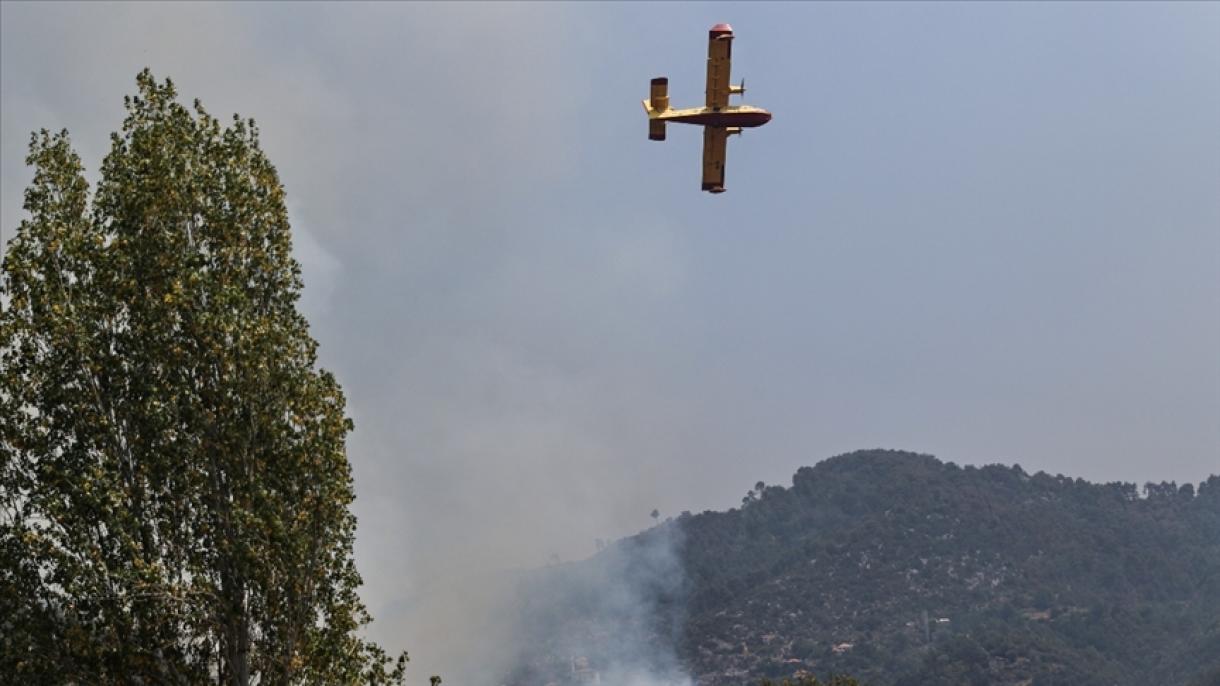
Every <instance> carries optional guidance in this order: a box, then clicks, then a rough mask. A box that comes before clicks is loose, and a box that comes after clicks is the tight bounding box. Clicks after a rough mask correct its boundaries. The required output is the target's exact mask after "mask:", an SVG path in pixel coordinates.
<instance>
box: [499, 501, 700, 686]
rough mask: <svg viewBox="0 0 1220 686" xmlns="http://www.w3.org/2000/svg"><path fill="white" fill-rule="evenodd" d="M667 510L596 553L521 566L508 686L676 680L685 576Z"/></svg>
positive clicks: (637, 684) (680, 676)
mask: <svg viewBox="0 0 1220 686" xmlns="http://www.w3.org/2000/svg"><path fill="white" fill-rule="evenodd" d="M682 540H683V539H682V531H681V527H680V524H679V523H678V522H675V521H673V520H670V521H667V522H666V523H664V524H662V525H661V526H658V527H654V528H653V529H650V530H648V531H646V532H644V533H642V534H639V535H638V536H634V537H630V538H626V539H623V540H621V541H618V542H617V543H614V544H612V545H611V546H609V547H608V548H607V549H606V550H604V551H602V552H601V553H599V554H598V555H595V556H594V557H593V558H591V559H589V560H586V561H583V562H579V563H570V564H562V565H555V566H552V567H549V568H546V569H542V570H538V571H536V572H534V573H532V574H530V575H527V576H526V577H525V578H523V579H522V580H521V583H519V584H518V585H517V587H516V593H517V595H516V599H517V602H518V606H517V607H516V608H515V610H514V611H512V612H511V614H510V616H512V617H514V621H515V622H516V623H517V626H516V632H515V633H516V635H517V636H518V637H519V638H520V639H521V641H520V643H519V644H518V645H517V646H516V653H515V655H514V659H513V661H512V664H511V669H510V671H509V672H508V681H507V683H508V684H510V685H511V686H525V685H526V684H545V683H557V684H560V685H563V684H579V683H601V684H608V685H610V686H653V685H656V686H661V685H664V686H680V685H683V684H689V683H690V678H689V676H688V675H687V674H686V672H685V670H684V669H683V667H682V665H681V662H680V660H679V659H678V656H677V652H676V648H677V646H678V645H679V643H680V641H681V632H682V622H683V619H684V607H685V591H686V577H685V574H684V571H683V566H682V561H681V544H682Z"/></svg>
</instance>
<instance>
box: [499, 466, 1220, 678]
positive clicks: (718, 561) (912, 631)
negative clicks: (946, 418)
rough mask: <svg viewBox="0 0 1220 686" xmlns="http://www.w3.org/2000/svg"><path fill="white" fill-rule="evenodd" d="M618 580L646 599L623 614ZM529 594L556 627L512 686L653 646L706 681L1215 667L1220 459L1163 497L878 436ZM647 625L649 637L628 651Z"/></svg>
mask: <svg viewBox="0 0 1220 686" xmlns="http://www.w3.org/2000/svg"><path fill="white" fill-rule="evenodd" d="M607 589H610V590H607ZM531 594H533V595H531ZM607 594H610V595H617V596H619V597H620V598H622V597H627V598H630V599H631V600H632V603H628V604H622V603H620V605H621V607H619V608H618V609H617V610H615V611H612V612H606V608H605V607H603V604H602V603H601V601H600V599H601V598H602V597H604V596H606V595H607ZM539 595H542V596H545V597H546V599H547V600H546V601H545V602H538V601H537V600H536V598H537V597H538V596H539ZM523 597H530V598H534V600H531V601H530V602H529V603H527V604H526V605H527V607H528V609H526V610H523V615H522V616H523V619H524V620H525V621H526V625H528V626H534V627H541V628H540V629H538V630H537V631H535V632H534V633H533V634H532V635H531V636H530V640H528V641H526V645H527V646H528V647H527V649H526V650H525V651H524V653H523V655H522V658H521V660H519V665H524V667H519V669H518V670H517V671H516V672H515V675H516V678H517V681H516V682H513V681H511V680H510V683H527V682H529V681H532V680H533V679H537V678H542V679H543V681H540V682H539V683H547V680H550V681H553V682H555V683H558V684H564V683H568V682H572V683H577V682H579V679H577V678H576V677H574V676H573V675H574V674H577V672H578V671H579V670H576V669H575V668H574V667H573V668H569V667H567V665H569V664H575V663H574V662H572V658H573V657H581V658H584V660H585V663H582V664H587V665H588V667H587V669H586V670H585V672H583V673H585V674H586V675H587V674H588V673H589V672H591V671H596V670H597V668H598V667H599V666H610V665H613V664H622V663H623V662H624V661H625V660H627V661H629V660H628V658H631V659H634V660H635V661H636V662H640V663H644V664H647V665H649V666H650V667H655V668H654V669H653V671H655V672H656V673H658V674H660V675H662V683H664V680H671V681H672V680H676V679H680V676H675V675H680V674H681V673H686V674H689V675H690V677H691V679H692V681H693V682H694V683H696V684H699V685H700V686H729V685H730V684H732V685H734V686H735V685H736V684H745V683H753V682H756V681H758V680H759V679H761V678H764V677H768V678H777V677H785V676H792V675H794V674H799V673H815V674H817V675H819V676H824V675H828V674H831V673H843V672H848V673H851V674H853V675H855V676H858V677H860V678H862V679H863V680H864V681H866V682H869V683H874V684H899V685H901V686H906V685H907V684H941V683H943V684H971V683H979V684H1014V685H1015V684H1038V685H1041V684H1057V683H1072V684H1128V683H1130V684H1134V683H1144V682H1146V681H1148V680H1152V681H1156V682H1158V683H1182V684H1194V683H1199V684H1203V683H1207V684H1212V683H1214V681H1209V679H1212V680H1214V679H1215V678H1216V676H1217V675H1218V674H1220V476H1213V477H1211V478H1209V479H1207V480H1206V481H1204V482H1202V483H1201V484H1199V486H1198V488H1196V487H1195V486H1194V485H1192V484H1187V485H1182V486H1178V485H1177V484H1174V483H1172V482H1162V483H1160V484H1152V483H1149V484H1146V485H1145V487H1144V489H1143V492H1142V494H1141V492H1140V489H1138V488H1137V487H1136V486H1135V485H1134V484H1130V483H1121V482H1112V483H1106V484H1095V483H1090V482H1087V481H1085V480H1083V479H1072V478H1069V477H1066V476H1063V475H1057V476H1051V475H1049V474H1046V473H1044V472H1038V473H1036V474H1028V473H1026V472H1025V471H1024V470H1023V469H1022V468H1021V467H1019V466H1017V465H1013V466H1003V465H987V466H983V467H975V466H965V467H959V466H958V465H956V464H953V463H951V462H941V461H940V460H937V459H936V458H935V457H933V456H931V455H925V454H919V453H910V452H904V451H892V450H865V451H856V452H853V453H846V454H843V455H838V456H835V457H832V458H828V459H826V460H822V461H821V462H818V463H817V464H816V465H814V466H812V467H802V468H800V469H799V470H797V472H796V474H795V475H794V476H793V478H792V485H791V486H787V487H784V486H774V485H766V484H762V483H761V482H760V483H759V484H756V488H754V489H751V490H750V491H749V492H747V494H746V496H745V497H744V498H743V501H742V505H741V507H738V508H732V509H730V510H728V511H725V512H712V511H708V512H704V513H702V514H697V515H695V514H690V513H683V514H682V515H681V516H679V517H676V518H673V519H670V520H667V521H666V522H664V523H663V524H661V525H659V526H657V527H654V528H653V529H650V530H648V531H645V532H641V533H640V534H638V535H637V536H633V537H629V538H627V539H623V540H622V541H619V542H617V543H616V544H614V545H612V546H610V547H609V548H607V550H605V551H603V552H601V553H599V554H598V555H595V556H594V557H592V558H590V559H589V560H586V561H583V562H580V563H572V564H569V565H563V566H561V567H560V568H556V569H551V570H547V571H546V572H544V573H541V574H539V575H538V576H537V578H535V579H534V580H533V585H532V586H531V585H529V584H527V585H526V587H525V588H523ZM531 622H532V623H531ZM625 635H633V636H635V638H633V639H632V640H631V643H632V644H633V645H631V646H626V647H623V646H617V647H615V646H614V644H615V642H616V641H618V640H619V638H618V637H621V636H625ZM556 637H561V638H562V640H556ZM641 645H643V646H647V651H645V653H647V654H645V655H643V656H640V655H637V654H635V653H638V652H639V651H638V650H636V649H637V648H639V646H641ZM659 646H669V647H670V650H669V651H668V652H665V651H662V650H660V648H659ZM565 654H566V662H565V659H564V658H563V657H562V656H563V655H565ZM548 656H549V658H548ZM556 656H560V657H556ZM548 660H549V661H548ZM657 665H659V666H657ZM565 670H566V671H565Z"/></svg>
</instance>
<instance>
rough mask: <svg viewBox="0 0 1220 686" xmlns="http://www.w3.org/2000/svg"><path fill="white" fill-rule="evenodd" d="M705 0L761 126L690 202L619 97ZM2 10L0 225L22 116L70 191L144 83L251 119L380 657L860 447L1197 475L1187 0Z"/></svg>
mask: <svg viewBox="0 0 1220 686" xmlns="http://www.w3.org/2000/svg"><path fill="white" fill-rule="evenodd" d="M719 21H728V22H731V23H732V25H733V27H734V29H735V31H736V34H737V40H736V44H735V46H734V58H735V61H734V64H733V76H734V82H736V81H737V79H739V78H740V77H741V76H745V77H746V81H747V86H748V87H749V92H748V93H747V98H746V101H747V102H749V103H751V104H756V105H759V106H763V107H767V108H768V109H771V110H772V111H773V112H774V113H775V119H774V120H773V121H772V122H771V123H770V124H768V125H767V126H765V127H763V128H761V129H755V130H749V131H747V132H746V134H745V135H744V136H742V137H741V138H740V139H737V138H734V139H732V140H731V141H730V143H729V153H728V172H727V185H728V189H729V192H728V193H725V194H723V195H719V196H711V195H709V194H706V193H701V192H699V181H700V160H699V156H700V152H701V139H700V133H699V130H698V129H697V128H694V127H682V126H671V127H670V131H669V140H668V141H666V142H665V143H655V142H650V141H649V140H647V124H646V121H645V117H644V113H643V111H642V109H641V107H640V104H639V101H640V100H641V99H642V98H644V97H647V91H648V80H649V79H650V78H651V77H654V76H658V75H662V74H664V75H668V76H669V77H670V89H671V96H672V97H673V100H674V104H675V105H678V106H685V105H687V104H688V103H689V104H691V105H694V104H698V103H700V102H701V101H702V97H703V82H704V72H703V70H704V63H705V56H706V50H707V45H706V37H707V33H706V32H707V28H708V27H709V26H710V25H711V24H713V23H716V22H719ZM0 26H2V33H0V89H2V98H0V101H2V105H0V116H2V127H0V133H2V140H0V153H2V159H0V174H2V176H0V202H2V207H0V221H2V224H0V226H2V230H3V236H4V238H5V239H8V238H10V237H11V236H12V235H13V232H14V230H15V228H16V226H17V224H18V223H19V221H20V219H21V217H22V212H21V208H20V204H21V193H22V190H23V189H24V187H25V186H26V184H27V183H28V181H29V179H30V177H31V174H30V172H29V170H28V169H27V168H26V167H25V166H24V156H25V147H26V144H27V141H28V136H29V132H30V131H31V130H33V129H37V128H40V127H47V128H52V129H58V128H61V127H66V128H68V129H69V130H70V131H71V132H72V135H73V138H74V142H75V145H76V147H77V149H78V150H79V151H80V152H81V154H82V155H83V157H84V159H85V163H86V165H87V166H88V167H89V169H90V173H91V174H92V173H93V171H94V170H96V169H97V167H98V164H99V162H100V160H101V157H102V155H103V154H104V153H105V151H106V149H107V147H108V145H109V143H108V139H107V135H108V133H109V132H110V131H113V130H116V129H117V128H118V127H119V126H120V124H121V120H122V116H123V110H122V98H123V95H125V94H128V93H131V92H133V91H134V89H135V84H134V79H135V75H136V73H137V72H138V71H139V70H140V69H141V68H142V67H144V66H149V67H151V68H152V70H153V72H154V73H155V74H156V75H157V76H158V77H161V78H163V77H166V76H168V77H171V78H173V80H174V81H175V83H176V84H177V85H178V87H179V89H180V92H181V94H182V96H183V100H184V102H189V101H190V100H191V99H193V98H196V97H198V98H200V99H201V100H202V101H203V102H204V104H205V105H206V106H207V107H208V108H209V110H211V112H212V113H213V114H216V115H217V116H220V117H221V118H222V119H224V118H226V117H227V116H228V115H230V114H231V113H233V112H239V113H241V114H242V115H243V116H251V117H254V118H255V119H257V120H258V122H259V124H260V126H261V128H262V131H263V142H264V147H265V149H266V151H267V152H268V154H269V156H270V157H271V160H272V161H273V162H274V163H275V164H276V165H277V167H278V169H279V171H280V174H281V177H282V179H283V182H284V184H285V186H286V187H287V191H288V197H289V205H290V213H291V218H292V221H293V227H294V234H295V242H296V249H297V253H298V255H299V257H300V259H301V260H302V262H303V265H304V269H305V283H306V291H305V297H304V303H303V307H304V309H305V313H306V315H307V316H308V317H309V319H310V321H311V322H312V326H313V332H314V335H315V336H316V337H317V338H318V340H319V341H320V343H321V357H322V360H323V363H324V364H325V366H327V367H328V368H330V369H332V370H334V371H335V372H336V374H337V376H338V378H339V380H340V382H341V383H342V384H343V386H344V389H345V391H346V393H347V395H348V398H349V403H350V404H349V409H350V412H351V414H352V416H353V417H354V419H355V422H356V431H355V433H354V434H353V436H352V437H351V441H350V443H349V454H350V457H351V460H352V463H353V465H354V468H355V475H356V491H357V494H358V500H357V503H356V511H357V514H358V515H359V517H360V530H359V538H358V541H357V555H358V558H359V564H360V568H361V571H362V573H363V574H364V577H365V580H366V583H367V585H366V591H365V597H366V598H367V599H368V601H369V604H370V608H371V609H372V610H373V612H374V615H376V616H378V617H380V618H382V622H381V624H380V629H379V631H380V637H382V638H383V639H385V640H386V642H387V643H389V644H390V645H389V647H392V648H393V647H398V644H399V643H401V642H403V641H404V639H402V634H401V633H400V632H407V633H408V634H409V633H411V629H412V628H413V627H412V621H411V620H412V617H411V608H412V607H414V603H416V602H417V601H418V600H419V595H420V594H421V593H424V592H426V591H425V590H423V589H427V588H429V587H430V586H429V585H430V584H433V583H435V581H434V580H435V579H436V578H438V577H444V576H447V575H452V574H454V573H455V572H457V571H461V572H463V573H465V572H467V571H472V570H474V571H480V570H487V569H495V568H500V567H506V566H528V565H536V564H540V563H543V562H545V560H546V559H547V557H548V556H549V555H551V554H552V553H554V554H559V555H561V556H562V557H564V558H565V559H571V558H574V557H580V556H583V555H587V554H588V553H590V552H592V549H593V539H594V538H597V537H601V538H610V537H616V536H620V535H623V534H626V533H631V532H634V531H636V530H638V529H639V528H641V527H644V526H646V525H647V524H649V523H650V521H649V519H648V512H649V511H650V510H651V509H652V508H653V507H658V508H660V509H661V511H662V512H663V513H665V514H674V513H677V512H678V511H681V510H687V509H689V510H695V511H698V510H702V509H706V508H717V509H723V508H726V507H729V506H732V505H734V504H736V503H737V502H738V500H739V498H740V496H741V495H742V494H743V493H744V492H745V490H746V489H748V488H750V487H751V485H752V484H753V483H754V482H755V481H757V480H759V479H762V480H765V481H767V482H769V483H771V482H778V483H787V481H788V479H789V477H790V476H791V474H792V472H793V471H795V469H796V468H797V467H798V466H801V465H805V464H812V463H814V462H816V461H818V460H820V459H822V458H825V457H828V456H831V455H834V454H837V453H840V452H845V451H848V450H853V449H857V448H872V447H890V448H903V449H909V450H915V451H920V452H928V453H932V454H935V455H937V456H938V457H941V458H942V459H947V460H953V461H956V462H959V463H975V464H982V463H988V462H997V461H998V462H1004V463H1009V464H1011V463H1013V462H1016V463H1020V464H1021V465H1022V466H1023V467H1025V468H1026V469H1027V470H1030V471H1035V470H1047V471H1050V472H1053V473H1060V472H1061V473H1065V474H1069V475H1072V476H1082V477H1085V478H1088V479H1090V480H1101V481H1110V480H1127V481H1137V482H1143V481H1146V480H1161V479H1174V480H1177V481H1179V482H1181V481H1199V480H1201V479H1203V478H1204V477H1205V476H1206V475H1208V474H1209V473H1217V472H1220V127H1218V124H1217V122H1220V42H1218V41H1217V40H1216V36H1218V35H1220V4H1214V3H1185V4H1180V5H1171V4H1167V3H1155V4H1152V3H1149V4H1118V3H1075V4H1063V5H1055V4H1049V3H1031V4H1023V5H1005V4H999V3H980V4H963V3H952V4H926V5H923V4H915V3H900V4H882V3H864V4H858V5H842V4H830V3H815V4H795V3H785V4H774V5H767V4H760V3H750V4H743V5H733V4H726V3H712V4H676V3H675V4H647V5H645V4H643V3H638V4H637V3H627V4H606V5H598V4H589V3H572V4H560V3H544V4H534V5H510V4H499V3H497V4H445V5H425V4H388V3H378V4H369V5H356V4H343V5H327V4H323V3H307V4H300V5H294V4H289V3H269V4H263V5H259V4H253V3H230V4H221V5H192V4H186V3H178V4H166V5H157V4H152V3H136V4H129V5H106V4H102V3H90V4H87V5H70V4H49V3H48V4H37V5H35V4H19V3H12V2H5V3H3V5H0ZM414 630H415V631H418V630H419V627H417V626H416V627H414ZM410 647H412V648H413V650H415V651H416V654H417V655H418V649H417V648H415V646H410ZM425 659H426V658H425Z"/></svg>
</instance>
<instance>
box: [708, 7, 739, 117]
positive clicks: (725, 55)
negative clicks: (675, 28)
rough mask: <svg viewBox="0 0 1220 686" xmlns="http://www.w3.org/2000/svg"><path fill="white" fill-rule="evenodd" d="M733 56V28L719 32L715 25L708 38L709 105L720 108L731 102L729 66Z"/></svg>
mask: <svg viewBox="0 0 1220 686" xmlns="http://www.w3.org/2000/svg"><path fill="white" fill-rule="evenodd" d="M725 28H726V29H727V28H728V27H727V26H726V27H725ZM732 57H733V33H732V30H728V31H727V32H723V33H718V32H717V31H716V27H713V30H712V32H711V34H710V35H709V36H708V40H707V91H706V95H707V106H708V107H712V108H720V107H725V106H727V105H728V104H729V67H730V63H731V62H732Z"/></svg>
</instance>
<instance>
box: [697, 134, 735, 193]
mask: <svg viewBox="0 0 1220 686" xmlns="http://www.w3.org/2000/svg"><path fill="white" fill-rule="evenodd" d="M728 147H729V133H728V131H725V129H724V127H722V126H705V127H703V190H705V191H711V192H713V193H720V192H723V191H724V159H725V156H726V155H727V153H728Z"/></svg>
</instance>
